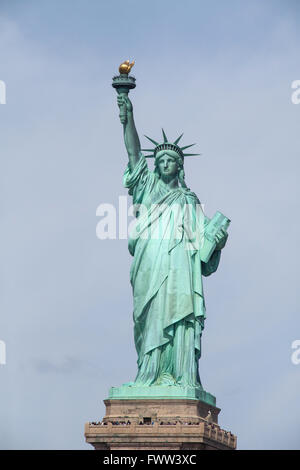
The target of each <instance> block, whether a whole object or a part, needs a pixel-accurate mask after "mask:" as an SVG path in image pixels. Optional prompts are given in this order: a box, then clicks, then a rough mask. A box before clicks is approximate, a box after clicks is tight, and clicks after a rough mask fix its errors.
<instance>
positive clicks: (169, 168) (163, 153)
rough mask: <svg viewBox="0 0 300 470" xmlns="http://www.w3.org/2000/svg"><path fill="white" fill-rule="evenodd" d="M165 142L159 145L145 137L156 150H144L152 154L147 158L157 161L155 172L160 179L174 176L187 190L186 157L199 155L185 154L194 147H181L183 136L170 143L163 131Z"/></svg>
mask: <svg viewBox="0 0 300 470" xmlns="http://www.w3.org/2000/svg"><path fill="white" fill-rule="evenodd" d="M162 133H163V138H164V142H163V143H162V144H159V143H158V142H156V141H155V140H153V139H151V138H150V137H147V136H145V137H146V138H147V139H148V140H150V142H152V143H153V144H154V145H155V148H154V149H143V150H144V151H147V152H151V154H150V155H146V157H154V159H155V163H154V165H155V170H154V172H155V173H156V174H157V175H158V176H159V177H160V178H164V179H168V178H170V177H171V176H172V178H173V177H174V176H176V175H177V176H178V181H179V183H180V184H181V186H183V187H184V188H186V184H185V181H184V169H183V161H184V157H186V156H188V155H198V154H196V153H195V154H192V153H183V151H184V150H185V149H187V148H188V147H192V145H195V144H191V145H186V146H185V147H179V145H177V144H178V142H179V140H180V139H181V137H182V136H183V134H181V135H180V136H179V137H178V138H177V139H176V140H175V142H168V138H167V136H166V134H165V132H164V130H163V129H162Z"/></svg>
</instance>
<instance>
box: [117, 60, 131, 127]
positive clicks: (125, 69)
mask: <svg viewBox="0 0 300 470" xmlns="http://www.w3.org/2000/svg"><path fill="white" fill-rule="evenodd" d="M133 66H134V61H133V62H132V63H131V64H130V63H129V60H126V61H125V62H123V63H122V64H121V65H120V67H119V72H120V75H117V76H116V77H113V82H112V86H113V87H114V88H115V89H116V90H117V93H118V95H120V96H122V95H123V96H125V95H126V96H128V93H129V90H131V89H132V88H135V87H136V84H135V78H134V77H132V76H131V75H128V74H129V72H130V70H131V69H132V67H133ZM124 117H126V104H123V105H122V106H121V107H120V119H121V121H123V120H122V118H124Z"/></svg>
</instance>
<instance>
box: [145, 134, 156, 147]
mask: <svg viewBox="0 0 300 470" xmlns="http://www.w3.org/2000/svg"><path fill="white" fill-rule="evenodd" d="M144 135H145V134H144ZM145 137H146V139H148V140H150V142H152V144H154V145H159V144H158V142H155V140H153V139H151V137H148V136H147V135H145Z"/></svg>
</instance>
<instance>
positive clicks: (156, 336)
mask: <svg viewBox="0 0 300 470" xmlns="http://www.w3.org/2000/svg"><path fill="white" fill-rule="evenodd" d="M124 186H125V187H126V188H128V189H129V194H130V195H132V196H133V203H134V204H136V205H138V206H137V207H138V212H139V215H138V217H137V222H136V225H135V229H134V230H133V231H132V234H131V237H130V239H129V251H130V253H131V254H132V256H133V262H132V266H131V270H130V281H131V284H132V288H133V299H134V312H133V320H134V339H135V346H136V350H137V354H138V361H137V363H138V374H137V377H136V380H135V384H137V385H154V384H155V385H161V384H162V385H163V384H169V385H171V384H174V385H181V386H192V387H199V386H201V383H200V377H199V372H198V361H199V358H200V355H201V334H202V330H203V328H204V319H205V302H204V297H203V287H202V275H205V276H208V275H210V274H211V273H212V272H214V271H215V270H216V269H217V267H218V264H219V259H220V252H219V251H215V252H214V253H213V255H212V256H211V258H210V260H209V262H208V263H206V264H204V263H202V262H201V259H200V249H201V243H200V242H201V236H202V235H203V233H200V232H201V231H202V232H203V230H204V229H205V223H206V218H205V216H204V214H203V212H202V209H201V206H200V203H199V200H198V198H197V196H196V195H195V194H194V193H192V192H191V191H190V190H188V189H185V188H179V187H178V188H176V189H173V190H170V188H168V187H167V186H166V185H165V184H163V183H162V181H161V180H160V179H159V177H158V176H157V175H156V174H155V173H154V172H152V171H150V170H149V169H148V167H147V163H146V160H145V158H144V156H143V155H142V154H141V155H140V159H139V162H138V164H137V165H136V167H135V168H134V169H133V170H131V169H130V166H129V165H128V166H127V168H126V171H125V174H124ZM174 208H175V209H176V210H174ZM186 208H188V210H186ZM199 209H200V211H199ZM201 217H202V219H201ZM200 219H201V220H202V222H203V223H201V220H200ZM202 228H203V230H202ZM195 233H196V235H198V236H197V237H196V238H197V240H196V242H193V237H192V235H193V234H195Z"/></svg>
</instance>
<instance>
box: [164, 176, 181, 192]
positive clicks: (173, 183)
mask: <svg viewBox="0 0 300 470" xmlns="http://www.w3.org/2000/svg"><path fill="white" fill-rule="evenodd" d="M160 179H161V182H162V183H163V184H164V185H166V186H168V188H169V189H176V188H178V177H177V176H166V175H161V177H160Z"/></svg>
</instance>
